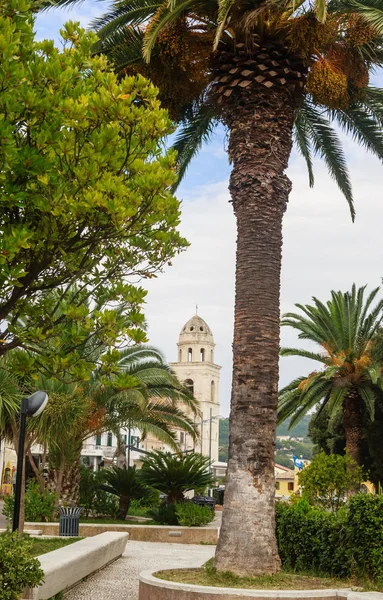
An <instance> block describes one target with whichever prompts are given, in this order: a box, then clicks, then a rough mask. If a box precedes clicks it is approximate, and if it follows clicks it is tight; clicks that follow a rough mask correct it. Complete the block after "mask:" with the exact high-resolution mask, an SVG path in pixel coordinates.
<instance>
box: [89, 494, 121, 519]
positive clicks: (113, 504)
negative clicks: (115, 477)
mask: <svg viewBox="0 0 383 600" xmlns="http://www.w3.org/2000/svg"><path fill="white" fill-rule="evenodd" d="M117 512H118V498H116V496H114V495H113V494H109V492H104V491H103V490H97V491H96V492H95V495H94V498H93V505H92V513H93V514H94V515H95V516H96V517H111V518H112V519H116V517H117Z"/></svg>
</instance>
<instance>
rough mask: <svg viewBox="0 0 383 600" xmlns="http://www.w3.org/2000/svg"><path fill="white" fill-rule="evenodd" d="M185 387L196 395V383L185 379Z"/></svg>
mask: <svg viewBox="0 0 383 600" xmlns="http://www.w3.org/2000/svg"><path fill="white" fill-rule="evenodd" d="M184 384H185V386H186V387H187V388H188V390H189V392H190V393H191V394H194V381H193V380H192V379H185V381H184Z"/></svg>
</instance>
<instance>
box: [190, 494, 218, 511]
mask: <svg viewBox="0 0 383 600" xmlns="http://www.w3.org/2000/svg"><path fill="white" fill-rule="evenodd" d="M192 502H194V504H199V506H207V507H208V508H210V510H213V511H214V509H215V505H216V501H215V500H214V498H210V496H194V498H192Z"/></svg>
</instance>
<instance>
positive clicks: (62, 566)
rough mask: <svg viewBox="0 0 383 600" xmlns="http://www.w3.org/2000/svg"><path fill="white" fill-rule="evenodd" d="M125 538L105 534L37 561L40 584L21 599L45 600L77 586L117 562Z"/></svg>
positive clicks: (25, 592) (110, 533)
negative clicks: (42, 575)
mask: <svg viewBox="0 0 383 600" xmlns="http://www.w3.org/2000/svg"><path fill="white" fill-rule="evenodd" d="M128 538H129V534H127V533H119V532H113V531H108V532H106V533H101V534H100V535H95V536H94V537H89V538H85V539H84V540H80V541H79V542H75V543H73V544H69V546H64V547H63V548H59V549H58V550H53V552H48V553H47V554H42V555H41V556H39V557H38V559H39V561H40V563H41V568H42V570H43V571H44V583H43V584H42V585H40V586H39V587H37V588H33V589H32V588H27V589H26V590H25V591H24V594H23V596H22V597H23V598H24V599H28V600H29V599H32V600H47V599H48V598H52V597H53V596H55V595H56V594H58V593H59V592H63V591H65V590H68V589H69V588H71V587H73V586H74V585H75V584H76V583H79V582H80V581H81V580H82V579H84V577H87V576H88V575H91V574H92V573H94V572H95V571H98V570H99V569H102V568H103V567H105V566H106V565H108V564H109V563H111V562H112V561H114V560H116V559H117V558H119V557H120V556H121V555H122V553H123V552H124V550H125V546H126V543H127V541H128Z"/></svg>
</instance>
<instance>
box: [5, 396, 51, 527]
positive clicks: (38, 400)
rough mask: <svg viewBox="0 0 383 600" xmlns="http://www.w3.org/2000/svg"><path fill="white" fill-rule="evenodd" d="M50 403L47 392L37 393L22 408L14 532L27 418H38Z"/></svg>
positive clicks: (23, 401) (18, 513)
mask: <svg viewBox="0 0 383 600" xmlns="http://www.w3.org/2000/svg"><path fill="white" fill-rule="evenodd" d="M47 402H48V394H46V393H45V392H35V393H34V394H32V395H31V396H28V398H23V399H22V401H21V408H20V431H19V449H18V453H17V470H16V489H15V507H14V511H13V523H12V531H17V530H18V528H19V522H20V500H21V484H22V478H23V465H24V443H25V430H26V425H27V417H38V416H39V415H40V414H41V413H42V412H43V410H44V408H45V407H46V405H47Z"/></svg>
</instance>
